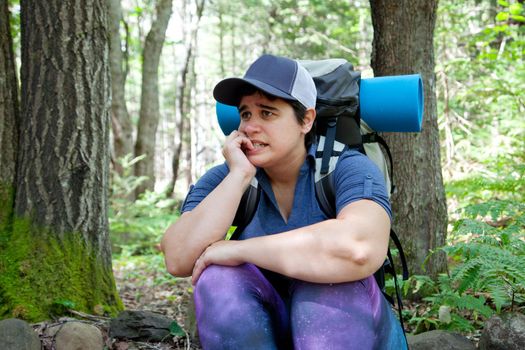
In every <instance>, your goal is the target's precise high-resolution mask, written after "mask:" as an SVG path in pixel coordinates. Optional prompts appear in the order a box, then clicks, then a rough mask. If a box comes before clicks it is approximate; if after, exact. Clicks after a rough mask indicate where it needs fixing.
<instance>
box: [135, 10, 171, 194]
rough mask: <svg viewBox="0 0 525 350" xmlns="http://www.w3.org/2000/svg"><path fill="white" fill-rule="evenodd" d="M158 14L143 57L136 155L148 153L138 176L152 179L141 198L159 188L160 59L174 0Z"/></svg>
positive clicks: (138, 167)
mask: <svg viewBox="0 0 525 350" xmlns="http://www.w3.org/2000/svg"><path fill="white" fill-rule="evenodd" d="M156 13H157V16H156V19H155V21H154V22H153V23H152V25H151V30H150V31H149V33H148V35H147V36H146V42H145V44H144V51H143V54H142V59H143V63H142V93H141V98H140V119H139V124H138V131H137V142H136V144H135V156H140V155H142V154H145V155H146V158H145V159H144V160H142V161H140V162H138V163H137V164H136V165H135V175H136V176H147V177H148V179H147V180H146V181H145V182H144V183H142V185H140V186H139V187H138V188H137V191H136V194H137V195H138V194H140V193H143V192H144V191H145V190H146V189H148V190H153V188H154V185H155V173H154V168H155V139H156V133H157V126H158V124H159V119H160V112H159V81H158V80H159V78H158V71H159V60H160V54H161V51H162V46H163V44H164V39H165V36H166V29H167V28H168V23H169V20H170V17H171V13H172V0H159V2H158V3H157V7H156Z"/></svg>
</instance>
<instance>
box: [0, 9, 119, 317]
mask: <svg viewBox="0 0 525 350" xmlns="http://www.w3.org/2000/svg"><path fill="white" fill-rule="evenodd" d="M57 19H60V20H57ZM106 20H107V19H106V3H105V1H104V0H86V1H84V2H83V3H82V6H79V5H78V4H73V3H72V2H70V1H62V0H49V1H45V2H43V1H36V0H25V1H21V28H22V69H21V71H22V76H21V81H22V101H21V106H22V111H21V118H20V130H21V132H20V140H19V150H18V164H17V178H16V197H15V209H14V212H15V215H16V218H15V219H14V223H13V228H12V230H11V232H7V233H2V237H1V238H2V239H1V240H0V241H3V242H6V246H5V249H4V250H3V251H2V254H0V301H1V302H0V318H4V317H5V316H6V315H12V316H15V317H20V318H24V319H27V320H32V321H35V320H42V319H47V318H50V317H51V316H52V315H54V314H55V315H56V314H60V313H61V312H64V308H73V309H76V310H80V311H84V312H89V313H97V314H102V313H115V312H116V311H118V310H120V309H122V303H121V302H120V299H119V297H118V294H117V291H116V288H115V282H114V279H113V273H112V268H111V250H110V242H109V232H108V219H107V211H108V198H107V197H108V181H109V176H108V173H109V112H110V81H109V70H108V68H109V67H108V43H107V22H106Z"/></svg>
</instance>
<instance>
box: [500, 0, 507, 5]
mask: <svg viewBox="0 0 525 350" xmlns="http://www.w3.org/2000/svg"><path fill="white" fill-rule="evenodd" d="M498 4H500V5H501V6H509V2H508V1H505V0H498Z"/></svg>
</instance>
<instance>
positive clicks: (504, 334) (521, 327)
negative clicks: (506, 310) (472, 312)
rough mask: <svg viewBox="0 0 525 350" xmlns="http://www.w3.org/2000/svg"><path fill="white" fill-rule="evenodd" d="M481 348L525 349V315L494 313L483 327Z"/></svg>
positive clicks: (494, 349) (480, 341) (482, 349)
mask: <svg viewBox="0 0 525 350" xmlns="http://www.w3.org/2000/svg"><path fill="white" fill-rule="evenodd" d="M479 349H480V350H488V349H490V350H500V349H501V350H515V349H516V350H517V349H520V350H522V349H525V315H523V314H519V313H514V314H503V315H501V316H499V315H493V316H492V317H491V318H490V319H489V320H488V321H487V322H485V326H484V327H483V332H482V333H481V338H480V340H479Z"/></svg>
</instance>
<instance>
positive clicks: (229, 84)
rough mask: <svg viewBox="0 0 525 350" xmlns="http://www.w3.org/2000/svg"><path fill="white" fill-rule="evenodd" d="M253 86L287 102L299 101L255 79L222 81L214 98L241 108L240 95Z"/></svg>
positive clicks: (217, 86) (214, 93)
mask: <svg viewBox="0 0 525 350" xmlns="http://www.w3.org/2000/svg"><path fill="white" fill-rule="evenodd" d="M247 85H249V86H253V87H255V88H257V89H259V90H262V91H264V92H265V93H267V94H270V95H272V96H276V97H280V98H283V99H285V100H292V101H297V99H296V98H294V97H293V96H291V95H289V94H287V93H285V92H283V91H281V90H279V89H276V88H274V87H273V86H271V85H268V84H266V83H263V82H262V81H259V80H255V79H241V78H228V79H224V80H222V81H220V82H219V83H218V84H217V85H215V88H214V89H213V97H214V98H215V99H216V100H217V101H219V102H221V103H224V104H227V105H230V106H239V104H240V103H241V98H242V96H240V93H241V91H242V88H243V87H245V86H247Z"/></svg>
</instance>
